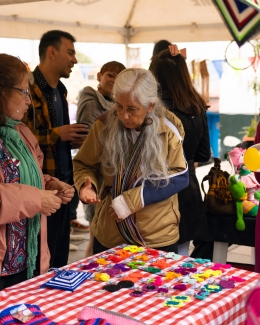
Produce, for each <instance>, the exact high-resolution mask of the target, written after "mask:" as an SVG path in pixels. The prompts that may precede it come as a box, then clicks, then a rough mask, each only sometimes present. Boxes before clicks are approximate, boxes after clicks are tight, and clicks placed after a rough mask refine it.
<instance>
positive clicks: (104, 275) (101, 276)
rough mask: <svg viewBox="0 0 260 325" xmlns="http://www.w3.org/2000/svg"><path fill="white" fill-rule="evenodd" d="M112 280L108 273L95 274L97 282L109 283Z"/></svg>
mask: <svg viewBox="0 0 260 325" xmlns="http://www.w3.org/2000/svg"><path fill="white" fill-rule="evenodd" d="M109 279H110V276H109V275H108V274H107V273H95V280H96V281H103V282H107V281H108V280H109Z"/></svg>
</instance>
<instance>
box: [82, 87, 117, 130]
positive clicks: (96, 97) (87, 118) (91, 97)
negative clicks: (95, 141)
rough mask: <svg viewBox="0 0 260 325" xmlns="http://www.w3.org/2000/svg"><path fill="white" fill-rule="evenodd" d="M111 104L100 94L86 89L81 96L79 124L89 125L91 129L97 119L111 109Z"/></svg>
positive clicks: (91, 89)
mask: <svg viewBox="0 0 260 325" xmlns="http://www.w3.org/2000/svg"><path fill="white" fill-rule="evenodd" d="M111 104H112V103H111V102H109V101H108V100H106V99H105V98H104V96H103V95H102V94H101V93H100V92H98V91H96V90H95V89H93V88H92V87H85V88H84V89H83V90H82V91H81V93H80V95H79V101H78V110H77V123H80V122H84V123H87V124H88V127H89V129H90V128H91V126H92V124H93V123H94V122H95V120H96V119H97V117H99V116H100V115H102V114H103V113H105V112H106V111H107V110H109V109H110V108H111Z"/></svg>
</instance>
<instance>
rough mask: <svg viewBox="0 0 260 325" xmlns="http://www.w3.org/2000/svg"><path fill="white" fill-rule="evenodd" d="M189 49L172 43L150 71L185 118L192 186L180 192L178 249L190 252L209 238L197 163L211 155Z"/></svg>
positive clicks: (166, 99) (169, 103)
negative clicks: (189, 65)
mask: <svg viewBox="0 0 260 325" xmlns="http://www.w3.org/2000/svg"><path fill="white" fill-rule="evenodd" d="M185 59H186V49H183V50H180V51H179V50H178V48H177V45H175V44H172V45H170V46H169V49H167V50H164V51H162V52H160V53H159V54H158V55H156V56H155V57H154V58H153V60H152V62H151V65H150V70H151V71H152V73H153V74H154V76H155V78H156V79H157V81H158V82H159V84H160V89H161V97H162V100H163V102H164V104H165V105H166V107H168V109H169V110H170V111H171V112H173V113H174V114H175V115H177V116H178V118H179V119H180V120H181V121H182V124H183V127H184V131H185V137H184V142H183V148H184V153H185V156H186V159H187V161H188V166H189V179H190V181H189V186H188V187H186V188H185V189H184V190H182V191H181V192H179V193H178V200H179V209H180V214H181V221H180V226H179V231H180V239H179V242H178V244H179V246H178V251H179V254H181V255H185V256H187V255H188V250H189V242H190V241H191V240H205V239H207V238H208V227H207V219H206V214H205V211H204V206H203V201H202V197H201V192H200V187H199V183H198V180H197V177H196V173H195V168H194V162H206V161H208V160H209V158H210V143H209V131H208V124H207V116H206V110H207V106H206V103H205V101H204V100H203V98H202V97H201V96H200V94H199V93H198V92H197V91H196V89H195V88H194V87H193V85H192V82H191V78H190V75H189V71H188V68H187V64H186V61H185Z"/></svg>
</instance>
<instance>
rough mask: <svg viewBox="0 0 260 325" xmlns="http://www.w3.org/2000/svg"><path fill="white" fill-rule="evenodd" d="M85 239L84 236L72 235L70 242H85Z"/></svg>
mask: <svg viewBox="0 0 260 325" xmlns="http://www.w3.org/2000/svg"><path fill="white" fill-rule="evenodd" d="M84 239H85V237H84V236H83V235H70V240H84Z"/></svg>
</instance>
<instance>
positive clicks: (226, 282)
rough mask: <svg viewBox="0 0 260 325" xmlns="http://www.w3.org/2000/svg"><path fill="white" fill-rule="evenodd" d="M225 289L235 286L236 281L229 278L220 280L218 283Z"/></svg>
mask: <svg viewBox="0 0 260 325" xmlns="http://www.w3.org/2000/svg"><path fill="white" fill-rule="evenodd" d="M218 284H219V285H220V286H221V287H222V288H223V289H232V288H235V283H234V282H233V281H229V280H220V281H219V283H218Z"/></svg>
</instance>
